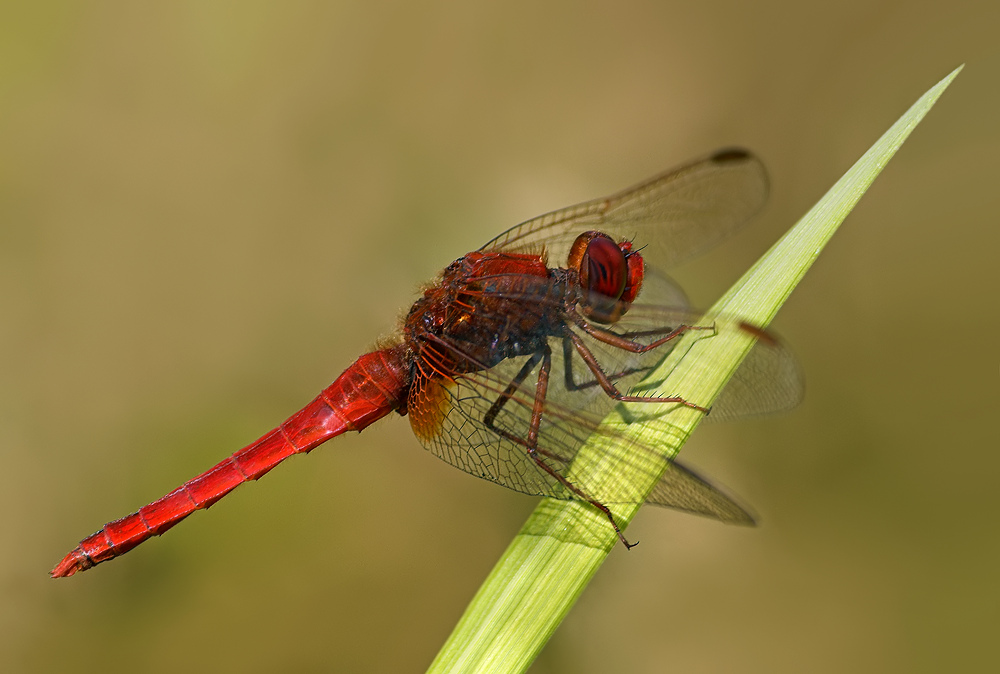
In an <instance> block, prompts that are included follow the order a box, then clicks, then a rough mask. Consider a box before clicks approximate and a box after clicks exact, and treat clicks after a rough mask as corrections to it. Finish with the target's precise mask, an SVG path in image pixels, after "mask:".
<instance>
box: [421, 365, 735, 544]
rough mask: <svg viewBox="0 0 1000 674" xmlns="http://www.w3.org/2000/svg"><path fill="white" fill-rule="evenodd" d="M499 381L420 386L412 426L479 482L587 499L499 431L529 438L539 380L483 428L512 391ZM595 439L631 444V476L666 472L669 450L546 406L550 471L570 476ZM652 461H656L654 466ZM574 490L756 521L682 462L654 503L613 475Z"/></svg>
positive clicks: (544, 445) (487, 376) (511, 370)
mask: <svg viewBox="0 0 1000 674" xmlns="http://www.w3.org/2000/svg"><path fill="white" fill-rule="evenodd" d="M526 360H527V359H524V358H522V359H516V361H511V362H510V363H509V364H508V365H509V367H506V366H505V367H501V368H500V370H501V371H506V372H507V373H508V374H510V375H511V376H516V372H515V370H517V371H520V369H521V367H522V366H523V363H524V362H526ZM497 374H498V373H497V372H496V368H495V369H494V371H492V372H490V373H476V374H473V375H470V376H463V377H459V378H457V379H455V380H453V381H448V380H440V379H436V380H429V381H424V382H421V383H420V387H421V389H420V390H419V391H418V392H416V393H414V394H412V395H411V412H410V418H411V423H412V424H413V427H414V433H415V434H416V435H417V437H418V439H420V441H421V443H422V444H423V445H424V446H425V447H426V448H427V449H428V450H430V451H431V452H432V453H434V454H435V455H437V456H438V457H439V458H441V459H443V460H444V461H446V462H448V463H450V464H452V465H453V466H456V467H457V468H460V469H461V470H463V471H465V472H467V473H470V474H472V475H475V476H477V477H480V478H483V479H486V480H490V481H491V482H496V483H498V484H501V485H503V486H505V487H508V488H510V489H514V490H515V491H519V492H522V493H526V494H534V495H539V496H549V497H552V498H558V499H563V500H578V499H580V496H579V495H578V494H576V493H574V492H573V491H571V490H570V489H569V488H567V487H566V486H565V485H564V484H562V483H561V482H559V481H558V480H557V479H555V478H554V477H552V475H550V474H549V473H548V472H546V471H545V470H543V469H541V468H540V467H539V466H538V465H537V464H536V463H535V461H534V460H533V459H532V458H531V457H530V456H529V454H528V452H527V450H526V448H525V447H524V446H523V445H521V444H518V443H515V442H512V441H511V440H509V439H508V438H506V437H504V436H503V435H501V434H500V433H497V432H496V430H494V429H502V430H504V431H507V432H508V433H510V434H512V435H514V436H516V437H526V435H527V424H528V421H527V419H528V417H529V416H530V410H531V408H532V405H533V403H534V398H533V393H532V391H533V389H534V387H535V382H536V379H535V378H533V377H532V378H529V379H528V380H525V382H524V383H523V384H522V386H521V387H519V389H518V390H517V391H516V392H515V393H514V394H513V396H512V397H511V399H510V400H509V401H508V403H507V405H505V406H504V408H503V409H502V410H501V412H500V413H499V414H498V415H497V417H496V419H495V420H494V421H493V422H492V423H493V428H489V427H487V426H486V425H485V424H484V422H483V419H484V417H485V416H486V414H487V413H488V411H489V409H490V407H491V406H492V405H493V403H494V401H495V400H496V399H497V398H498V397H499V395H500V393H501V392H502V391H504V389H505V388H506V387H505V386H504V385H503V382H502V381H501V380H500V379H497V378H496V375H497ZM605 398H606V396H605ZM432 401H433V405H431V406H430V407H433V408H435V409H433V410H432V411H430V412H429V411H428V409H429V405H428V403H431V402H432ZM429 417H433V429H432V427H431V426H430V425H429V424H428V422H430V421H431V419H430V418H429ZM594 433H598V434H603V435H605V436H607V438H606V439H605V441H604V444H605V445H606V446H607V445H609V444H611V445H613V444H617V443H625V444H628V446H629V447H628V453H626V454H625V455H624V456H623V457H622V458H621V459H620V460H619V461H620V463H622V464H627V465H628V467H630V468H635V467H637V466H649V467H650V469H655V467H660V468H662V467H663V459H662V450H660V449H657V448H653V447H646V446H642V445H640V444H637V443H636V441H635V440H633V439H629V440H626V439H624V438H621V437H620V436H616V434H614V433H613V432H611V431H607V430H603V429H602V428H601V427H600V426H598V425H597V419H595V418H594V417H593V416H592V415H590V414H587V413H582V414H581V413H579V412H572V413H571V412H568V411H567V410H565V409H564V408H562V406H561V405H558V404H554V403H548V404H546V409H545V415H544V417H543V422H542V426H541V428H540V432H539V439H538V448H539V452H540V454H541V456H542V458H543V460H544V461H545V462H546V463H547V464H548V465H549V466H550V467H552V468H553V469H554V470H555V471H556V472H558V473H559V474H561V475H564V476H567V475H568V472H569V469H570V465H571V464H572V462H573V459H574V458H575V456H576V454H577V452H578V451H579V449H580V447H581V446H582V445H583V444H584V442H585V441H586V440H587V439H588V438H589V437H590V436H591V435H592V434H594ZM609 440H610V442H608V441H609ZM654 455H655V456H654ZM651 458H653V459H654V460H653V461H651V460H650V459H651ZM656 459H658V460H656ZM575 486H577V487H579V488H580V489H582V490H583V491H584V492H585V493H586V494H587V495H588V496H589V497H591V498H594V499H596V500H598V501H600V502H602V503H605V504H608V503H637V502H640V501H643V500H645V502H647V503H652V504H654V505H660V506H666V507H669V508H674V509H677V510H682V511H685V512H689V513H694V514H697V515H702V516H706V517H711V518H713V519H717V520H721V521H723V522H726V523H729V524H741V525H753V524H754V518H753V515H751V514H750V513H749V512H748V511H747V510H746V509H745V508H744V507H742V506H741V505H739V504H738V503H737V502H736V501H734V500H733V499H732V498H731V497H729V496H727V495H726V494H725V493H724V492H723V491H721V490H720V489H719V488H717V487H715V486H713V485H712V484H710V483H709V482H708V481H706V480H705V479H704V478H702V477H700V476H699V475H698V474H696V473H695V472H693V471H691V470H690V469H688V468H687V467H685V466H684V465H682V464H680V463H678V462H676V461H668V462H666V472H665V473H664V474H663V476H662V477H661V478H660V480H659V482H658V483H657V484H656V486H655V487H654V489H653V491H652V492H651V493H650V494H649V495H648V496H645V495H644V494H643V493H642V492H641V491H640V490H638V489H636V488H635V486H634V485H632V484H630V483H626V482H625V481H624V480H615V478H614V476H613V475H605V476H603V477H602V480H601V484H600V485H593V484H576V485H575Z"/></svg>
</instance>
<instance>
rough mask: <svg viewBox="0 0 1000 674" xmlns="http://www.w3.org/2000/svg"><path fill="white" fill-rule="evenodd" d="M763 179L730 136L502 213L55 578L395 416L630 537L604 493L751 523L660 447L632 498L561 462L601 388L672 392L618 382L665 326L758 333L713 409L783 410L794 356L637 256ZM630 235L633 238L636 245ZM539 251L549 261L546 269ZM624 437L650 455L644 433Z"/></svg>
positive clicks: (661, 255)
mask: <svg viewBox="0 0 1000 674" xmlns="http://www.w3.org/2000/svg"><path fill="white" fill-rule="evenodd" d="M766 195H767V175H766V172H765V171H764V168H763V166H762V164H761V163H760V162H759V161H758V160H757V159H756V158H755V157H753V156H752V155H751V154H749V153H747V152H745V151H743V150H723V151H720V152H717V153H715V154H713V155H711V156H709V157H707V158H704V159H701V160H699V161H695V162H692V163H690V164H687V165H685V166H682V167H680V168H677V169H674V170H672V171H669V172H667V173H664V174H662V175H660V176H657V177H655V178H652V179H651V180H648V181H646V182H644V183H642V184H640V185H637V186H635V187H632V188H631V189H628V190H625V191H624V192H620V193H618V194H616V195H614V196H611V197H607V198H604V199H597V200H594V201H589V202H586V203H583V204H579V205H577V206H571V207H569V208H565V209H562V210H558V211H553V212H551V213H548V214H546V215H542V216H540V217H537V218H535V219H533V220H528V221H527V222H524V223H522V224H520V225H517V226H516V227H513V228H511V229H509V230H507V231H506V232H504V233H503V234H501V235H500V236H498V237H496V238H495V239H493V240H492V241H490V242H488V243H487V244H486V245H485V246H483V247H482V248H480V249H479V250H477V251H474V252H472V253H469V254H468V255H465V256H463V257H461V258H459V259H458V260H456V261H455V262H453V263H452V264H450V265H449V266H448V267H447V268H446V269H445V270H444V272H443V274H442V275H441V277H440V278H438V279H437V280H435V281H434V282H433V283H432V284H431V285H430V286H429V287H428V288H427V289H426V290H425V291H424V293H423V296H422V297H420V298H419V299H418V300H417V301H416V302H415V303H414V304H413V307H412V308H411V309H410V311H409V313H408V314H407V316H406V318H405V320H404V321H403V323H402V329H401V331H400V333H401V334H399V336H398V337H396V338H395V339H394V340H393V341H391V342H389V343H384V344H382V345H380V347H379V348H378V349H377V350H375V351H373V352H371V353H368V354H365V355H363V356H361V357H360V358H359V359H358V360H357V361H355V362H354V364H352V365H351V366H350V367H348V368H347V370H346V371H345V372H344V373H343V374H342V375H340V377H338V378H337V380H336V381H335V382H333V384H331V385H330V386H329V387H328V388H326V389H325V390H323V391H322V392H321V393H320V394H319V395H318V396H317V397H316V399H315V400H313V401H312V402H310V403H309V404H308V405H306V406H305V407H304V408H302V409H301V410H300V411H298V412H296V413H295V414H294V415H292V416H291V417H290V418H289V419H288V420H287V421H285V422H284V423H282V424H281V425H280V426H278V427H277V428H275V429H274V430H272V431H271V432H269V433H267V434H266V435H264V437H262V438H260V439H259V440H257V441H256V442H254V443H252V444H250V445H249V446H247V447H245V448H243V449H241V450H240V451H238V452H236V453H235V454H233V455H232V456H230V457H229V458H227V459H225V460H224V461H222V462H221V463H219V464H218V465H217V466H215V467H213V468H211V469H210V470H208V471H206V472H205V473H202V474H201V475H199V476H198V477H196V478H194V479H192V480H190V481H188V482H185V483H184V484H183V485H181V486H180V487H179V488H177V489H175V490H174V491H172V492H170V493H169V494H167V495H166V496H164V497H163V498H161V499H159V500H157V501H154V502H152V503H150V504H149V505H146V506H144V507H142V508H140V509H139V510H138V511H137V512H135V513H133V514H131V515H128V516H127V517H123V518H122V519H119V520H115V521H114V522H110V523H108V524H106V525H104V527H103V528H102V529H101V530H100V531H98V532H97V533H95V534H94V535H92V536H90V537H88V538H85V539H84V540H83V541H82V542H81V543H80V545H79V546H78V547H77V548H76V549H75V550H73V551H72V552H70V553H69V554H68V555H66V557H65V558H64V559H63V560H62V561H61V562H59V564H58V565H57V566H56V567H55V568H54V569H53V570H52V572H51V575H52V576H53V577H55V578H61V577H66V576H71V575H73V574H74V573H76V572H77V571H83V570H86V569H89V568H90V567H92V566H94V565H96V564H100V563H101V562H105V561H107V560H109V559H113V558H114V557H117V556H119V555H122V554H124V553H125V552H127V551H129V550H131V549H132V548H134V547H135V546H137V545H138V544H140V543H142V542H143V541H145V540H146V539H148V538H150V537H152V536H158V535H160V534H162V533H163V532H164V531H166V530H167V529H169V528H171V527H172V526H174V525H175V524H177V523H178V522H180V521H181V520H183V519H184V518H185V517H187V516H188V515H190V514H191V513H192V512H194V511H195V510H200V509H202V508H207V507H209V506H211V505H212V504H213V503H215V502H216V501H218V500H219V499H220V498H222V497H223V496H225V495H226V494H228V493H229V492H230V491H232V490H233V489H235V488H236V487H237V486H239V485H240V484H242V483H244V482H246V481H247V480H256V479H259V478H260V477H261V476H262V475H264V474H265V473H267V472H268V471H269V470H271V469H272V468H274V467H275V466H276V465H278V464H279V463H281V462H282V461H284V460H285V459H287V458H288V457H290V456H292V455H294V454H304V453H306V452H309V451H310V450H312V449H313V448H315V447H317V446H319V445H321V444H322V443H324V442H326V441H327V440H329V439H330V438H332V437H334V436H336V435H340V434H341V433H343V432H345V431H361V430H364V429H365V428H367V427H368V426H369V425H370V424H372V423H374V422H375V421H378V420H379V419H381V418H382V417H385V416H387V415H389V414H390V413H391V412H396V413H397V414H400V415H409V418H410V425H411V427H412V428H413V433H414V435H416V437H417V439H418V440H419V441H420V443H421V444H423V445H424V447H426V448H427V449H429V450H430V451H431V452H433V453H434V454H436V455H437V456H438V457H439V458H441V459H443V460H445V461H447V462H448V463H450V464H452V465H454V466H456V467H458V468H460V469H462V470H464V471H465V472H467V473H471V474H472V475H475V476H477V477H481V478H484V479H487V480H491V481H493V482H497V483H499V484H502V485H504V486H505V487H509V488H510V489H514V490H516V491H519V492H524V493H527V494H537V495H543V496H550V497H554V498H559V499H576V500H581V501H585V502H588V503H590V504H591V505H592V506H593V507H595V508H597V509H599V510H600V511H601V512H603V513H604V514H605V515H606V516H607V518H608V520H609V521H610V523H611V526H612V527H614V530H615V531H616V532H617V534H618V536H619V538H620V539H621V541H622V543H624V544H625V545H626V546H628V547H631V545H632V544H631V543H629V542H628V541H627V540H626V539H625V537H624V535H623V534H622V532H621V530H620V528H619V526H618V523H617V522H616V521H615V518H614V517H613V516H612V514H611V511H610V510H609V509H608V507H607V505H606V504H608V503H622V502H631V503H636V502H643V501H646V502H648V503H654V504H657V505H663V506H669V507H673V508H678V509H681V510H685V511H689V512H694V513H698V514H702V515H707V516H710V517H714V518H716V519H720V520H723V521H726V522H731V523H739V524H752V523H753V518H752V517H751V516H750V515H749V514H748V513H747V512H746V511H745V510H744V509H743V508H742V507H740V506H739V505H737V504H736V503H735V502H733V501H732V500H731V499H730V498H729V497H728V496H726V495H725V494H723V493H722V492H721V491H720V490H718V489H717V488H715V487H713V486H712V485H711V484H709V483H708V482H707V481H705V480H704V479H702V478H701V477H699V476H698V475H696V474H695V473H694V472H692V471H691V470H689V469H687V468H685V467H684V466H682V465H681V464H680V463H677V462H676V461H673V462H671V463H670V464H669V468H668V470H667V472H666V474H665V475H664V476H663V477H662V478H661V480H660V482H659V483H658V484H657V486H656V487H655V488H654V489H653V491H652V493H651V494H649V495H646V494H640V493H636V492H635V491H634V488H633V487H630V486H629V485H627V484H624V481H623V483H622V484H616V483H615V482H614V481H613V480H612V481H611V482H610V483H604V481H603V480H602V485H601V486H599V487H598V486H596V485H591V484H577V483H575V482H573V481H571V480H570V479H569V478H568V477H567V474H568V469H569V466H570V464H571V463H572V461H573V458H574V456H575V454H576V452H577V451H578V450H579V448H580V447H581V446H582V444H583V442H584V441H585V440H586V438H587V437H588V436H590V435H591V434H592V433H594V432H603V433H611V432H612V431H604V430H602V431H598V427H599V422H600V420H601V419H602V418H603V417H604V416H605V415H606V413H607V412H608V411H609V410H610V409H611V407H613V406H614V405H615V404H617V403H618V402H649V403H660V404H663V403H673V404H676V405H679V406H686V407H691V408H695V409H697V410H701V411H703V412H707V411H708V410H706V409H705V408H703V407H700V406H699V405H697V404H695V403H694V402H690V401H687V400H684V399H683V398H680V397H678V396H675V395H667V394H664V395H660V394H658V393H654V394H652V395H650V394H646V395H636V394H635V391H634V389H633V387H634V386H635V385H636V384H637V383H638V382H639V381H641V380H642V379H643V378H644V377H645V376H646V375H647V374H649V373H650V372H651V371H652V369H653V368H654V367H655V366H656V364H657V363H659V362H660V361H662V359H663V358H664V357H665V356H666V355H667V354H668V353H669V352H670V350H671V349H672V348H673V346H674V345H675V344H676V343H677V340H676V338H677V337H678V336H679V335H682V334H684V333H687V332H689V331H693V330H700V331H704V333H705V338H710V337H711V336H712V335H714V334H717V333H718V332H720V331H723V330H744V331H747V332H749V333H750V334H751V335H752V336H754V337H758V338H759V339H758V341H757V343H756V345H755V347H754V348H753V349H752V350H751V352H750V356H749V357H748V359H747V360H746V361H745V362H744V364H743V366H741V367H740V369H739V370H738V371H737V372H736V374H735V375H734V378H733V381H731V383H730V385H729V386H728V387H727V388H726V390H725V391H724V392H723V394H722V395H721V396H720V398H719V399H718V400H717V401H716V403H715V406H714V407H713V408H712V417H713V418H716V417H732V416H740V415H747V414H759V413H765V412H770V411H775V410H780V409H785V408H789V407H791V406H793V405H794V404H795V403H797V402H798V400H799V398H800V396H801V380H800V378H799V376H798V370H797V367H796V364H795V361H794V359H793V358H792V357H791V356H790V355H789V353H788V351H786V350H785V349H783V348H782V347H781V346H780V345H779V344H778V342H777V341H775V340H774V339H772V338H770V337H769V336H768V335H766V334H765V333H763V331H761V330H759V329H757V328H754V327H752V326H749V325H746V324H743V323H740V322H738V321H730V322H727V321H724V320H719V321H716V323H715V324H714V325H712V326H698V325H697V324H696V322H695V319H694V318H693V315H692V314H691V313H690V311H689V310H688V309H687V308H686V300H685V298H684V294H683V292H682V291H681V290H680V289H679V288H678V287H677V286H676V285H675V284H674V283H673V282H672V281H671V280H670V279H668V278H667V277H665V276H663V275H662V274H658V273H656V272H655V271H653V269H652V268H647V266H646V262H647V260H649V261H651V262H654V263H656V264H659V265H662V266H665V267H669V266H671V265H673V264H676V263H678V262H680V261H681V260H684V259H686V258H689V257H691V256H693V255H695V254H696V253H700V252H702V251H704V250H705V249H707V248H709V247H711V246H713V245H715V244H716V243H718V242H719V241H720V240H722V239H723V238H724V237H726V236H727V235H729V234H730V233H732V232H733V231H735V230H736V229H737V228H739V227H740V226H741V225H743V224H744V223H745V222H746V221H747V220H748V219H749V218H750V217H751V216H753V215H754V214H755V213H756V212H757V211H758V210H759V209H760V208H761V206H762V205H763V203H764V200H765V198H766ZM639 245H641V247H638V246H639ZM550 262H554V263H556V264H559V265H564V266H554V267H550V266H549V263H550ZM636 451H647V452H657V448H655V447H640V448H636Z"/></svg>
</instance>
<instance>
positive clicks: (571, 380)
mask: <svg viewBox="0 0 1000 674" xmlns="http://www.w3.org/2000/svg"><path fill="white" fill-rule="evenodd" d="M567 332H568V329H567ZM562 345H563V377H564V379H565V382H564V385H565V387H566V390H567V391H582V390H584V389H588V388H593V387H595V386H600V382H599V381H597V380H596V379H592V380H591V381H585V382H581V383H579V384H577V383H576V378H575V377H574V376H573V351H574V347H573V342H572V340H570V338H569V335H568V334H564V335H563V338H562ZM649 369H650V368H648V367H630V368H627V369H625V370H622V371H620V372H616V373H614V374H609V375H608V379H610V380H612V381H617V380H618V379H621V378H622V377H628V376H630V375H633V374H642V373H644V372H648V371H649Z"/></svg>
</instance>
